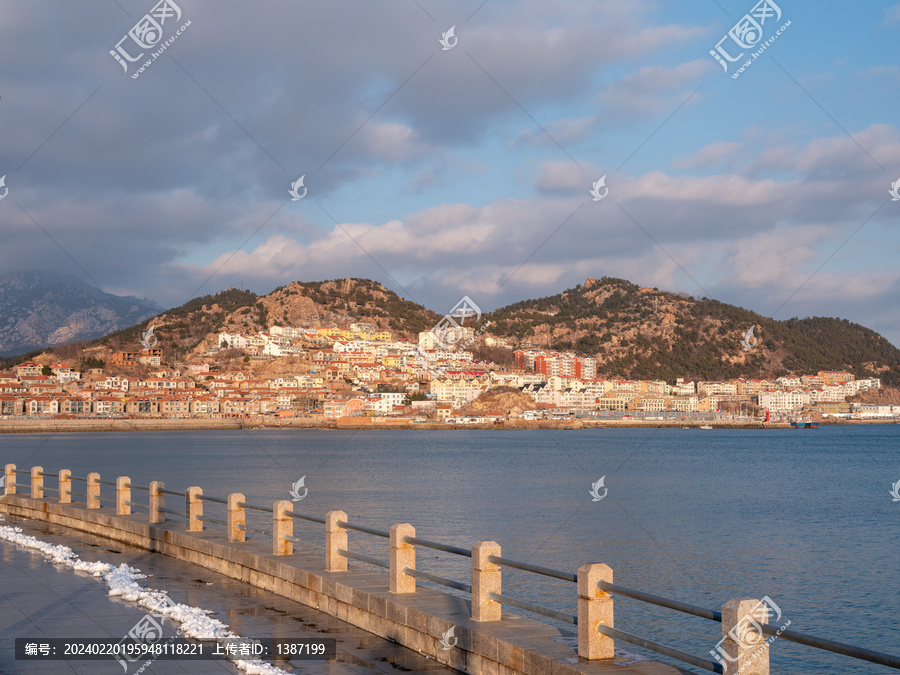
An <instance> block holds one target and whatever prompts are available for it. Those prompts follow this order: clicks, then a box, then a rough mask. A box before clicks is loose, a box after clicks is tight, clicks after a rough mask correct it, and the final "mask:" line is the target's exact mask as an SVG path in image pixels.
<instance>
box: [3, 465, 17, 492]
mask: <svg viewBox="0 0 900 675" xmlns="http://www.w3.org/2000/svg"><path fill="white" fill-rule="evenodd" d="M3 489H4V490H5V492H6V494H8V495H14V494H16V465H15V464H7V465H6V469H5V470H4V472H3Z"/></svg>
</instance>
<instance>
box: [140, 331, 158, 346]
mask: <svg viewBox="0 0 900 675" xmlns="http://www.w3.org/2000/svg"><path fill="white" fill-rule="evenodd" d="M153 328H154V326H150V328H148V329H147V330H145V331H144V334H143V335H141V344H142V345H144V347H146V348H147V349H153V348H154V347H155V346H156V345H157V344H159V340H157V339H156V336H155V335H153Z"/></svg>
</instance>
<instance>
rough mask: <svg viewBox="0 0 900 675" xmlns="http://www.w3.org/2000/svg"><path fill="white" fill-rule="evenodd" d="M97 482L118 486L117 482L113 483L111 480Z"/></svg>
mask: <svg viewBox="0 0 900 675" xmlns="http://www.w3.org/2000/svg"><path fill="white" fill-rule="evenodd" d="M97 482H98V483H100V485H112V486H113V487H118V486H119V485H118V483H114V482H112V481H111V480H98V481H97Z"/></svg>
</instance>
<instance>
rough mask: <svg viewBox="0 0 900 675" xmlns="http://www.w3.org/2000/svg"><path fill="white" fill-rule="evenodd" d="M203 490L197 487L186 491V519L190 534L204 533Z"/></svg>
mask: <svg viewBox="0 0 900 675" xmlns="http://www.w3.org/2000/svg"><path fill="white" fill-rule="evenodd" d="M202 497H203V488H200V487H197V486H196V485H194V486H192V487H189V488H188V489H187V490H185V491H184V501H185V513H184V515H185V517H186V518H187V524H188V532H202V531H203V499H202Z"/></svg>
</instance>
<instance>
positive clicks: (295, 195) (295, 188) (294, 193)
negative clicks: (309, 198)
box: [288, 174, 306, 202]
mask: <svg viewBox="0 0 900 675" xmlns="http://www.w3.org/2000/svg"><path fill="white" fill-rule="evenodd" d="M304 178H306V174H303V175H302V176H300V178H298V179H297V180H295V181H294V182H293V183H291V189H290V190H288V193H289V194H290V195H291V201H292V202H299V201H300V200H301V199H303V198H304V197H305V196H306V186H305V185H303V179H304ZM300 188H303V192H302V193H301V192H300Z"/></svg>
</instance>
